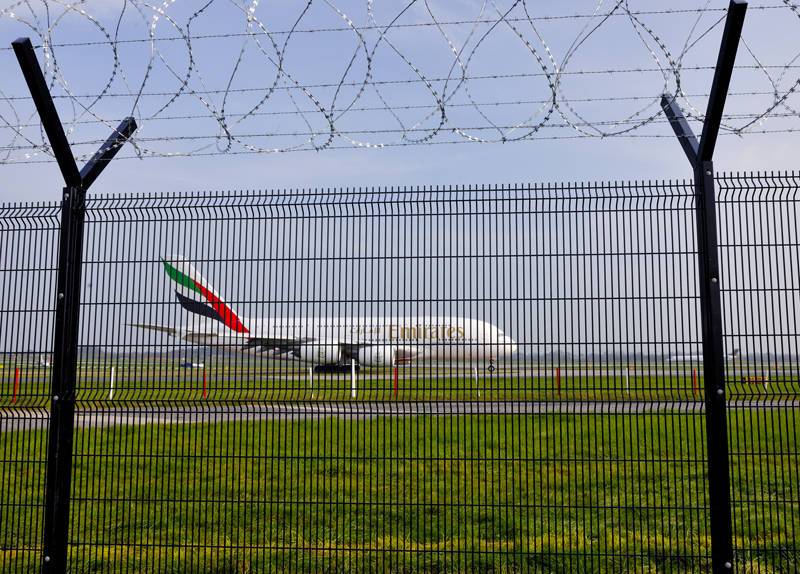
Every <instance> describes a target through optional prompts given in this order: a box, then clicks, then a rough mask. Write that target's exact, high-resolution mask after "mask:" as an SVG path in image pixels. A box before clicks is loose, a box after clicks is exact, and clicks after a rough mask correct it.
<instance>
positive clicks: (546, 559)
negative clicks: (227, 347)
mask: <svg viewBox="0 0 800 574" xmlns="http://www.w3.org/2000/svg"><path fill="white" fill-rule="evenodd" d="M796 419H797V416H796V414H795V411H793V410H787V409H768V410H760V411H746V410H742V411H736V412H732V413H731V415H730V419H729V421H730V429H731V451H732V456H731V461H732V483H733V494H734V500H735V504H734V511H735V515H734V530H735V542H736V546H737V548H738V549H739V557H740V563H739V564H738V567H739V570H738V571H740V572H764V573H773V572H794V571H798V569H800V554H798V552H799V551H800V502H798V501H800V491H799V490H798V489H799V488H800V487H799V486H798V485H800V473H799V472H798V457H797V453H798V438H800V437H798V433H799V432H800V427H798V424H797V420H796ZM44 438H45V435H44V433H43V431H38V430H37V431H26V432H13V433H12V432H7V433H2V434H0V441H2V442H0V457H1V458H2V459H3V460H5V461H7V462H6V463H4V465H3V471H2V477H0V491H2V492H4V493H7V494H12V493H13V501H12V502H11V505H10V506H9V505H8V501H6V502H7V504H5V505H4V506H3V508H2V510H3V513H4V514H3V516H2V519H0V542H2V550H0V569H3V570H11V571H20V572H27V571H31V569H32V567H33V566H34V565H35V564H37V560H38V554H37V552H36V550H35V549H36V546H37V544H38V539H39V532H40V529H41V513H40V509H39V506H40V505H41V503H42V496H43V488H42V480H43V473H42V465H41V463H40V462H37V461H41V460H42V459H43V457H44ZM704 445H705V436H704V427H703V417H702V416H698V415H686V414H684V415H676V414H660V415H635V416H630V415H629V416H625V415H558V414H548V415H536V416H514V415H497V416H486V415H481V416H466V417H405V418H376V419H367V420H346V419H340V418H335V417H330V418H319V419H316V420H301V421H289V420H251V421H247V420H242V421H237V422H235V423H233V422H227V423H219V424H197V423H191V422H187V423H186V424H173V425H164V426H159V425H152V426H117V427H107V428H100V427H96V428H82V429H77V431H76V436H75V449H74V450H75V453H76V457H75V461H74V478H73V498H72V517H73V519H72V526H71V540H72V546H71V550H70V553H71V554H70V559H71V571H72V572H105V571H109V570H111V569H120V570H124V571H130V572H143V573H144V572H149V571H159V572H189V571H191V572H209V573H210V572H215V573H223V572H231V573H233V572H264V571H280V572H366V571H376V572H404V573H412V572H431V573H434V572H435V573H445V572H454V573H455V572H459V573H461V572H464V573H466V572H563V573H567V572H631V573H633V572H697V571H705V570H707V569H708V558H707V557H708V552H709V537H708V532H709V524H708V519H707V494H706V491H707V485H706V478H705V472H706V464H705V454H704V450H705V446H704ZM778 454H780V455H781V456H778ZM10 460H19V461H20V462H19V463H9V462H8V461H10ZM26 549H27V551H26ZM383 551H385V552H383ZM15 569H16V570H15Z"/></svg>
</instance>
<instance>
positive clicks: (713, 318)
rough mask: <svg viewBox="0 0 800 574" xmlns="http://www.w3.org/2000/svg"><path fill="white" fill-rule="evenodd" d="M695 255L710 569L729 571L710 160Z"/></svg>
mask: <svg viewBox="0 0 800 574" xmlns="http://www.w3.org/2000/svg"><path fill="white" fill-rule="evenodd" d="M694 178H695V179H694V185H695V202H696V204H695V214H696V218H697V260H698V269H697V271H698V276H699V277H698V279H699V283H700V312H701V314H702V319H701V323H702V336H703V381H704V391H705V406H706V449H707V456H708V487H709V491H708V500H709V506H710V514H711V568H712V572H731V571H732V570H733V527H732V522H731V520H732V519H731V495H730V468H729V465H728V460H729V459H728V421H727V405H726V399H725V351H724V348H723V327H722V300H721V297H720V284H719V246H718V242H717V215H716V214H717V211H716V200H715V195H714V193H715V190H714V163H713V162H711V161H702V162H698V164H697V166H696V168H695V175H694Z"/></svg>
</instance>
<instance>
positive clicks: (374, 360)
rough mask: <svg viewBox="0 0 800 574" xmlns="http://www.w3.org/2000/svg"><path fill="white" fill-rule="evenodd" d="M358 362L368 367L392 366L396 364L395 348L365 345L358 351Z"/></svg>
mask: <svg viewBox="0 0 800 574" xmlns="http://www.w3.org/2000/svg"><path fill="white" fill-rule="evenodd" d="M358 362H359V363H361V364H362V365H364V366H366V367H391V366H392V365H394V349H393V348H392V347H365V348H363V349H361V350H360V351H359V352H358Z"/></svg>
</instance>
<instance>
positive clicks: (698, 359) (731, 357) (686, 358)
mask: <svg viewBox="0 0 800 574" xmlns="http://www.w3.org/2000/svg"><path fill="white" fill-rule="evenodd" d="M738 356H739V349H734V350H733V351H731V352H730V353H728V354H727V355H725V360H726V361H735V360H736V358H737V357H738ZM667 361H668V362H670V363H702V362H703V355H701V354H699V353H698V354H696V355H673V356H670V357H669V359H667Z"/></svg>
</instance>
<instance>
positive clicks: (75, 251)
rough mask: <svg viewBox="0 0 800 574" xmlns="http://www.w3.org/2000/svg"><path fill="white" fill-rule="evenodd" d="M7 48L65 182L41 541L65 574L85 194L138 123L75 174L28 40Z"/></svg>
mask: <svg viewBox="0 0 800 574" xmlns="http://www.w3.org/2000/svg"><path fill="white" fill-rule="evenodd" d="M11 46H12V48H13V49H14V53H15V55H16V56H17V61H18V62H19V65H20V68H21V69H22V73H23V76H24V77H25V82H26V83H27V85H28V89H29V90H30V92H31V97H32V98H33V102H34V104H35V105H36V111H37V112H38V114H39V118H40V119H41V121H42V125H43V127H44V130H45V133H46V134H47V138H48V140H50V146H51V147H52V150H53V155H54V156H55V158H56V161H57V162H58V166H59V168H60V169H61V174H62V176H63V177H64V181H65V183H66V187H65V188H64V192H63V196H62V200H61V228H60V231H59V247H58V249H59V253H58V279H57V289H56V294H57V295H56V297H57V301H56V321H55V332H54V339H53V374H52V385H51V392H50V394H51V403H50V426H49V432H48V439H47V440H48V442H47V477H46V484H45V507H44V532H43V539H42V572H45V573H50V572H54V573H55V572H66V571H67V550H68V548H67V546H68V540H69V502H70V487H71V481H72V438H73V431H74V428H75V381H76V379H77V373H78V337H79V334H80V331H79V326H80V310H81V307H80V306H81V302H80V297H81V264H82V261H83V224H84V218H85V215H86V191H87V190H88V188H89V187H90V186H91V185H92V183H94V181H95V180H96V179H97V177H98V176H99V175H100V173H102V171H103V169H105V167H106V165H108V162H110V161H111V160H112V159H113V158H114V156H115V155H116V154H117V152H118V151H119V149H120V147H122V144H124V143H125V142H126V141H127V140H128V138H129V137H130V136H131V134H133V132H134V131H135V130H136V122H135V121H134V119H133V118H126V119H125V120H123V121H122V123H121V124H119V126H118V127H117V129H116V130H114V132H113V133H112V134H111V136H110V137H109V138H108V139H107V140H106V142H105V143H104V144H103V145H102V146H100V149H99V150H98V151H97V153H95V154H94V156H93V157H92V159H90V160H89V161H88V162H87V163H86V165H85V166H84V167H83V169H81V170H80V171H78V167H77V165H76V164H75V158H74V156H73V155H72V150H71V148H70V145H69V142H68V141H67V136H66V134H65V133H64V128H63V126H62V125H61V120H60V119H59V117H58V112H57V110H56V107H55V105H54V104H53V98H52V96H51V95H50V90H49V89H48V88H47V83H46V82H45V79H44V75H43V74H42V70H41V68H40V67H39V62H38V60H37V59H36V53H35V52H34V50H33V45H32V44H31V41H30V39H28V38H19V39H18V40H15V41H14V42H12V43H11Z"/></svg>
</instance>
